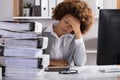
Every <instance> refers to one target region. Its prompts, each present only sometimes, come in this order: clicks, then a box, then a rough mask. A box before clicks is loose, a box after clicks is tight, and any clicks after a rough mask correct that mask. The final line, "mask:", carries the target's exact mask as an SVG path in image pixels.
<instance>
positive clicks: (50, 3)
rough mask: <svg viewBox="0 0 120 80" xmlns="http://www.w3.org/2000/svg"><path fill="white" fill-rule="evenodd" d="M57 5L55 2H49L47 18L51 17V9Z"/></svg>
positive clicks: (53, 0) (54, 0)
mask: <svg viewBox="0 0 120 80" xmlns="http://www.w3.org/2000/svg"><path fill="white" fill-rule="evenodd" d="M56 4H57V1H56V0H49V17H51V16H52V12H53V9H54V8H55V6H56Z"/></svg>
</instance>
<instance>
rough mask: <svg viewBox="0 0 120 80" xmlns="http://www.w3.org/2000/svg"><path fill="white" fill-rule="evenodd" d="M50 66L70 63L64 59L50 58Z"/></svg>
mask: <svg viewBox="0 0 120 80" xmlns="http://www.w3.org/2000/svg"><path fill="white" fill-rule="evenodd" d="M49 66H68V63H67V62H66V61H65V60H63V59H59V60H55V59H50V64H49Z"/></svg>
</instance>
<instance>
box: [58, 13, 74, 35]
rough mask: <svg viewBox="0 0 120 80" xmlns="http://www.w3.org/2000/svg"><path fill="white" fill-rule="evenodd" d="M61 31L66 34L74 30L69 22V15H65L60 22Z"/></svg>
mask: <svg viewBox="0 0 120 80" xmlns="http://www.w3.org/2000/svg"><path fill="white" fill-rule="evenodd" d="M59 29H60V32H61V33H62V34H63V35H65V34H68V33H70V32H72V31H73V27H72V25H71V24H70V22H69V16H68V15H66V16H64V17H63V18H62V19H61V21H60V23H59Z"/></svg>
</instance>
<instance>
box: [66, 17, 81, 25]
mask: <svg viewBox="0 0 120 80" xmlns="http://www.w3.org/2000/svg"><path fill="white" fill-rule="evenodd" d="M65 19H67V20H68V21H76V22H78V23H80V22H79V20H77V19H76V18H75V17H74V16H72V15H66V16H65Z"/></svg>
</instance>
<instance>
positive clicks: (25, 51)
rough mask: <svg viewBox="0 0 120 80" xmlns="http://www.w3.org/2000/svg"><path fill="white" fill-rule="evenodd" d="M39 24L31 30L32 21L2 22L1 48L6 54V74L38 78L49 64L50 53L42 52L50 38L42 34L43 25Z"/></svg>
mask: <svg viewBox="0 0 120 80" xmlns="http://www.w3.org/2000/svg"><path fill="white" fill-rule="evenodd" d="M39 24H40V23H35V25H34V26H35V27H36V26H37V27H36V29H35V28H34V27H33V28H34V30H32V31H30V29H31V28H30V23H22V24H18V23H9V22H1V23H0V30H1V31H3V32H4V33H1V31H0V35H1V38H0V39H1V42H0V43H2V44H0V45H1V47H0V48H1V52H3V56H4V66H5V76H9V77H24V78H37V77H40V75H41V73H42V72H43V71H44V69H43V68H45V67H47V66H48V65H49V55H46V54H42V53H43V49H45V48H47V44H48V38H47V37H43V36H40V35H41V33H42V32H40V31H42V27H41V24H40V25H39ZM1 25H2V26H1ZM6 25H7V26H6ZM20 25H21V26H20ZM23 25H24V26H23ZM3 26H4V27H3ZM12 26H13V27H12ZM23 27H27V28H23Z"/></svg>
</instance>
